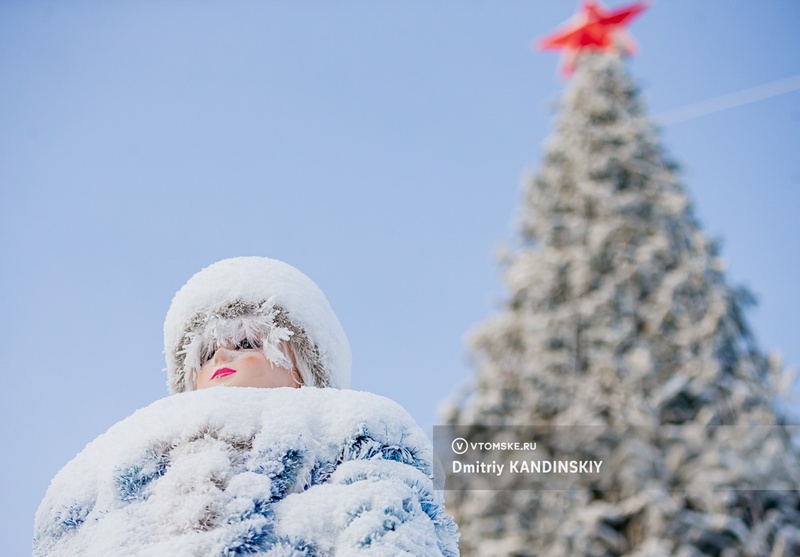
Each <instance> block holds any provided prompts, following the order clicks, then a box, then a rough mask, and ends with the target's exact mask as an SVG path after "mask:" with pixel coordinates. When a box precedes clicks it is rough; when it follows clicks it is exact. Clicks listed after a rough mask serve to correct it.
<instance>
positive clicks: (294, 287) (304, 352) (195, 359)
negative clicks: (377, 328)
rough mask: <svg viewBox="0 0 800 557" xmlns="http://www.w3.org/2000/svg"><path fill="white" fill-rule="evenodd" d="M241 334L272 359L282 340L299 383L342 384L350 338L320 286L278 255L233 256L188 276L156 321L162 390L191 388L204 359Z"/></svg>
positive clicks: (277, 359) (280, 358)
mask: <svg viewBox="0 0 800 557" xmlns="http://www.w3.org/2000/svg"><path fill="white" fill-rule="evenodd" d="M245 338H248V339H250V340H256V341H259V342H260V343H261V346H262V349H263V351H264V354H265V355H266V356H267V358H269V360H270V361H272V362H274V363H276V364H286V363H287V362H286V357H285V356H284V355H283V353H282V352H281V351H280V349H279V344H280V343H281V342H282V341H289V344H290V346H291V347H292V350H293V352H294V354H295V357H296V359H297V360H298V362H297V363H298V368H299V369H298V371H299V372H300V375H301V377H302V378H303V384H305V385H309V386H318V387H337V388H346V387H347V386H348V385H349V384H350V365H351V355H350V343H349V342H348V341H347V336H346V335H345V333H344V329H343V328H342V325H341V324H340V323H339V320H338V319H337V318H336V314H335V313H334V312H333V309H331V306H330V304H329V303H328V300H327V299H326V298H325V294H323V293H322V290H320V288H319V287H318V286H317V285H316V284H314V282H313V281H312V280H311V279H309V278H308V277H307V276H306V275H304V274H303V273H301V272H300V271H298V270H297V269H295V268H294V267H292V266H291V265H289V264H287V263H284V262H282V261H278V260H276V259H269V258H267V257H234V258H231V259H223V260H222V261H218V262H217V263H214V264H213V265H210V266H208V267H206V268H205V269H203V270H202V271H200V272H199V273H197V274H195V275H194V276H193V277H192V278H190V279H189V281H188V282H187V283H186V284H185V285H183V287H182V288H181V289H180V290H179V291H178V292H177V294H175V297H174V298H173V299H172V304H171V305H170V308H169V311H168V312H167V318H166V320H165V321H164V354H165V356H166V359H167V369H166V371H167V376H168V377H167V385H168V386H169V390H170V392H171V393H180V392H183V391H193V390H194V389H195V388H196V381H197V373H198V371H199V370H200V366H201V365H202V363H203V361H205V358H206V357H208V356H209V354H210V353H213V351H214V350H215V349H216V347H217V346H218V345H219V344H221V343H224V342H226V341H233V342H236V343H238V342H241V341H242V340H243V339H245Z"/></svg>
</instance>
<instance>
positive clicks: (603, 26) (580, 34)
mask: <svg viewBox="0 0 800 557" xmlns="http://www.w3.org/2000/svg"><path fill="white" fill-rule="evenodd" d="M645 9H647V4H645V3H644V2H636V3H635V4H631V5H629V6H625V7H623V8H618V9H616V10H606V8H605V7H603V6H601V5H600V4H599V3H598V2H596V1H595V0H584V3H583V6H582V7H581V11H580V12H579V13H578V14H577V15H576V16H575V17H574V18H573V20H572V22H571V23H570V24H569V25H567V26H566V27H565V28H564V29H562V30H560V31H556V32H555V33H553V34H552V35H549V36H547V37H545V38H543V39H541V40H540V41H539V48H541V49H546V50H548V49H558V48H563V49H564V56H565V60H564V63H563V65H562V72H563V73H564V75H570V74H572V72H573V70H574V69H575V60H576V59H577V57H578V55H579V54H580V53H581V52H583V51H584V50H600V51H609V50H612V49H614V48H616V47H617V46H621V47H622V49H623V50H624V51H625V52H626V53H628V54H633V53H634V52H635V50H636V47H635V45H634V43H633V41H632V40H631V39H630V38H629V37H628V36H627V35H626V34H625V31H624V27H625V26H626V25H628V23H630V22H631V20H632V19H633V18H634V17H636V16H637V15H638V14H639V13H640V12H642V11H644V10H645Z"/></svg>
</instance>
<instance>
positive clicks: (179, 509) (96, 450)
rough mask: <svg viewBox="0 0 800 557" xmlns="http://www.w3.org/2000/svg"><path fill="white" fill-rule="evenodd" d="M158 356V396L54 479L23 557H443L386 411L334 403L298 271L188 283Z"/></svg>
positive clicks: (203, 276) (324, 319)
mask: <svg viewBox="0 0 800 557" xmlns="http://www.w3.org/2000/svg"><path fill="white" fill-rule="evenodd" d="M164 351H165V354H166V358H167V373H168V384H169V389H170V391H171V392H172V393H173V396H169V397H167V398H164V399H161V400H159V401H157V402H155V403H153V404H151V405H150V406H148V407H146V408H143V409H141V410H138V411H137V412H135V413H134V414H133V415H131V416H129V417H128V418H126V419H124V420H122V421H121V422H119V423H118V424H116V425H114V426H113V427H112V428H111V429H109V430H108V431H107V432H106V433H105V434H103V435H101V436H99V437H98V438H97V439H95V440H94V441H92V442H91V443H89V444H88V445H87V446H86V448H85V449H84V450H83V451H82V452H81V453H80V454H78V456H76V457H75V458H74V459H73V460H72V461H71V462H69V463H68V464H67V465H66V466H65V467H64V468H63V469H62V470H61V471H60V472H59V473H58V474H57V475H56V477H55V478H54V479H53V481H52V482H51V484H50V487H49V489H48V491H47V494H46V495H45V498H44V500H43V501H42V503H41V505H40V506H39V510H38V511H37V513H36V520H35V526H34V544H33V553H34V555H35V556H70V557H74V556H79V555H86V556H103V557H107V556H114V557H117V556H123V555H141V556H170V557H172V556H187V557H190V556H191V557H196V556H203V557H205V556H225V555H248V554H259V555H270V556H273V557H279V556H280V557H290V556H292V557H300V556H305V557H311V556H351V555H352V556H362V555H363V556H376V557H377V556H381V557H390V556H401V555H405V556H409V557H412V556H413V557H422V556H446V557H452V556H457V555H458V548H457V545H456V541H457V537H458V535H457V534H456V532H455V530H456V527H455V524H454V522H453V521H452V519H451V518H450V517H449V516H447V515H446V514H445V512H444V505H443V501H442V492H441V491H434V489H433V484H432V449H431V446H430V442H429V441H428V439H427V437H426V436H425V434H424V433H423V432H422V431H421V430H420V429H419V427H418V426H417V425H416V424H415V423H414V420H413V419H412V418H411V417H410V416H409V415H408V414H407V413H406V412H405V411H404V410H403V409H402V408H401V407H400V406H399V405H397V404H396V403H394V402H392V401H390V400H388V399H386V398H383V397H380V396H377V395H373V394H369V393H364V392H357V391H348V390H344V388H345V387H347V385H348V384H349V380H350V347H349V344H348V342H347V337H346V336H345V334H344V331H343V330H342V327H341V325H340V324H339V321H338V319H337V318H336V316H335V314H334V313H333V310H332V309H331V307H330V305H329V304H328V301H327V300H326V299H325V296H324V294H323V293H322V292H321V291H320V289H319V288H318V287H317V286H316V285H315V284H314V283H313V282H312V281H311V280H310V279H309V278H308V277H306V276H305V275H304V274H302V273H301V272H300V271H298V270H297V269H295V268H293V267H291V266H289V265H287V264H285V263H282V262H280V261H276V260H272V259H266V258H260V257H241V258H234V259H226V260H223V261H220V262H218V263H215V264H214V265H211V266H210V267H208V268H206V269H204V270H202V271H201V272H199V273H197V274H196V275H195V276H194V277H192V278H191V279H190V280H189V282H188V283H187V284H186V285H185V286H184V287H183V288H181V290H180V291H179V292H178V293H177V294H176V295H175V298H174V299H173V301H172V305H171V307H170V309H169V312H168V313H167V318H166V322H165V324H164ZM215 386H236V387H239V388H205V387H215ZM253 387H272V388H253ZM295 387H301V388H295Z"/></svg>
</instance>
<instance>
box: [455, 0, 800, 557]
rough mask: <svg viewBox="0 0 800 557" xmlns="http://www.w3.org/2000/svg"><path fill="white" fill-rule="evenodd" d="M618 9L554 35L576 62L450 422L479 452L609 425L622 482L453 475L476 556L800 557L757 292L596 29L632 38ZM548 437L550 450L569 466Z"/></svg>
mask: <svg viewBox="0 0 800 557" xmlns="http://www.w3.org/2000/svg"><path fill="white" fill-rule="evenodd" d="M637 7H638V8H639V10H638V11H640V9H641V8H643V7H642V6H641V5H637V6H634V8H637ZM635 11H636V10H631V13H634V14H635ZM622 12H623V10H617V12H604V11H603V8H602V7H600V6H599V5H597V4H596V3H594V2H587V3H586V4H585V5H584V11H583V16H582V17H583V19H581V20H578V21H577V22H576V23H575V24H574V25H573V27H572V29H570V30H568V32H567V33H562V34H560V35H559V36H557V37H555V38H551V40H550V43H549V45H550V46H552V45H554V44H555V45H559V44H560V46H564V47H566V48H572V54H573V58H572V59H571V60H570V62H569V66H568V67H567V70H568V71H571V70H573V69H574V73H573V75H572V76H571V78H570V81H569V83H568V86H567V89H566V91H565V92H564V96H563V99H562V102H561V108H560V118H559V121H558V123H557V128H556V131H555V133H554V134H553V136H552V137H551V139H550V140H549V142H548V145H547V148H546V152H545V155H544V161H543V164H542V167H541V169H540V170H539V171H538V174H537V175H536V176H534V177H532V178H531V179H530V180H529V181H528V182H527V184H526V187H525V189H524V198H523V202H522V208H521V214H520V217H521V218H520V242H519V246H518V247H516V248H514V249H513V250H512V251H510V252H509V254H508V255H507V256H505V257H504V261H503V266H504V280H505V282H506V285H507V288H508V292H507V299H506V301H505V303H504V306H503V308H502V310H501V311H500V312H499V313H498V314H497V315H495V316H494V317H492V318H491V319H489V320H488V321H487V322H485V323H483V324H482V325H481V326H479V327H478V328H477V329H476V330H475V331H474V333H473V334H472V336H471V350H472V355H473V358H474V365H475V366H476V368H477V374H476V376H475V378H474V381H473V382H472V384H471V385H470V386H469V388H468V389H467V391H466V392H465V394H464V395H463V397H462V398H460V399H458V400H456V401H454V403H453V404H452V405H450V406H449V407H448V409H447V410H446V411H445V421H446V423H449V424H461V425H464V426H465V427H466V430H467V431H469V430H470V428H474V429H475V431H476V435H477V434H478V433H480V435H482V436H483V437H482V439H486V435H487V431H490V430H487V429H486V427H485V426H512V425H513V426H521V425H533V424H539V425H544V426H548V425H559V426H577V425H581V426H583V425H600V426H603V427H601V428H598V429H597V430H596V431H598V432H600V433H598V434H597V436H596V438H594V439H590V440H589V442H588V443H587V445H586V446H587V447H589V448H590V449H589V450H590V452H591V453H592V455H594V456H596V457H601V458H603V459H604V461H605V466H607V467H608V469H609V470H610V471H609V474H608V475H606V476H604V479H603V480H602V481H601V480H597V479H591V478H589V477H586V479H577V480H576V482H577V484H576V485H575V486H574V489H572V490H569V491H554V490H547V489H546V488H547V487H548V484H547V482H546V481H542V483H541V485H540V486H539V487H541V488H542V489H530V488H529V487H530V486H529V485H528V486H527V487H528V488H523V487H525V486H523V483H522V482H523V481H528V480H522V479H519V480H518V481H517V480H514V479H513V478H509V479H508V480H507V482H506V483H505V484H503V488H504V489H503V490H484V491H477V490H468V489H464V488H465V487H467V486H466V483H462V484H460V483H459V481H462V480H459V479H458V478H453V479H452V482H451V483H449V484H448V490H449V491H448V492H447V500H448V509H449V510H450V511H451V512H452V513H453V514H454V515H455V517H456V521H457V522H458V523H459V525H460V530H461V533H462V538H461V543H460V547H461V552H462V555H465V556H481V557H483V556H489V555H491V556H501V555H505V556H518V557H521V556H534V555H538V556H558V557H562V556H567V555H569V556H574V555H598V556H599V555H604V556H606V555H607V556H612V555H613V556H618V555H626V556H632V555H637V556H645V555H648V556H656V555H664V556H667V555H680V556H683V557H690V556H700V555H719V556H733V555H747V556H789V555H800V491H797V490H798V489H800V479H799V478H800V457H799V456H798V451H797V450H796V448H793V446H792V442H791V438H790V436H789V435H788V433H787V429H788V428H784V427H780V426H782V425H784V424H783V419H782V417H781V415H780V413H779V412H778V411H777V410H776V408H775V401H776V395H775V390H774V388H773V387H772V385H773V384H774V380H775V378H776V377H777V376H778V375H779V374H780V364H779V363H778V362H777V361H773V360H771V359H770V358H768V357H766V356H765V355H764V354H763V353H762V352H761V351H760V350H759V348H758V346H757V345H756V343H755V341H754V338H753V336H752V334H751V332H750V330H749V329H748V325H747V322H746V318H745V314H744V309H745V308H746V306H747V305H748V304H750V303H751V302H752V298H751V297H750V296H749V295H748V293H747V292H746V291H745V290H743V289H737V288H734V287H732V286H730V285H729V284H728V282H727V279H726V277H725V274H724V272H723V266H722V263H721V261H720V259H719V257H718V250H717V247H716V246H715V244H714V242H712V241H709V240H708V238H707V237H706V235H705V234H704V233H703V231H702V229H701V228H700V226H699V224H698V222H697V220H696V219H695V217H694V216H693V212H692V206H691V203H690V202H689V200H688V198H687V195H686V193H685V191H684V187H683V185H682V184H681V182H680V178H679V175H678V173H677V166H676V164H675V163H674V162H673V161H672V160H671V159H670V158H669V156H668V155H667V154H666V153H665V152H664V149H663V148H662V147H661V146H660V144H659V138H658V131H657V129H656V127H655V125H654V123H653V122H652V121H651V120H650V119H649V118H648V116H647V114H646V112H645V109H644V107H643V104H642V101H641V100H640V97H639V92H638V90H637V88H636V86H635V85H634V84H633V82H632V80H631V78H630V77H629V76H628V74H627V72H626V68H625V64H624V56H623V53H622V52H620V50H623V49H620V48H618V47H617V45H619V44H620V43H619V42H617V40H616V38H615V37H614V36H613V35H612V34H610V33H606V35H603V34H602V33H600V34H599V35H598V34H597V33H596V32H595V31H597V30H598V29H600V30H601V31H602V30H603V29H604V26H603V25H599V26H598V25H597V24H598V22H599V23H601V24H602V18H603V17H606V18H607V21H612V20H613V21H614V22H615V25H616V28H615V25H609V26H607V27H605V29H606V30H611V31H616V30H617V29H618V28H619V24H620V23H621V22H623V21H624V18H622V17H621V16H620V14H621V13H622ZM631 13H629V15H631ZM615 14H616V19H614V18H613V17H612V16H615ZM592 18H594V19H592ZM591 25H594V27H593V29H594V30H593V31H592V30H591V29H590V31H592V33H594V34H593V35H591V34H590V35H591V36H590V35H587V31H586V30H587V29H588V28H589V27H591ZM581 29H583V32H584V36H583V37H581V36H580V31H581ZM567 35H569V37H567ZM565 37H567V38H566V39H565ZM570 37H571V38H570ZM587 37H588V39H587ZM598 37H600V39H599V40H598ZM559 40H561V41H562V42H561V43H559ZM581 41H583V42H581ZM591 41H595V42H594V44H593V47H592V48H587V46H592V44H591ZM720 426H721V427H720ZM725 426H736V427H725ZM765 426H768V427H765ZM770 426H771V427H770ZM497 431H499V430H497ZM541 431H542V433H541V434H540V435H538V436H537V438H536V441H537V442H538V443H539V444H540V448H539V449H538V450H539V451H546V452H547V454H549V455H550V456H551V457H553V458H558V457H559V456H562V457H563V456H565V454H566V453H565V449H564V448H563V447H562V446H561V444H560V440H559V439H558V438H556V436H555V435H549V436H548V434H547V433H546V432H547V431H552V430H547V429H546V428H544V429H542V430H541ZM448 481H449V482H450V481H451V480H448ZM515 482H516V483H515ZM551 487H552V486H551ZM767 488H769V489H767Z"/></svg>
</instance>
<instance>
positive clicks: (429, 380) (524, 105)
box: [0, 0, 800, 554]
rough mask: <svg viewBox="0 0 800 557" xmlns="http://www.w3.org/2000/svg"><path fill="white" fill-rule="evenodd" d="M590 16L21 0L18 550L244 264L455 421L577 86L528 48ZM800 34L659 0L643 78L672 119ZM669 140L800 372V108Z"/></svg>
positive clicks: (776, 55)
mask: <svg viewBox="0 0 800 557" xmlns="http://www.w3.org/2000/svg"><path fill="white" fill-rule="evenodd" d="M576 4H577V3H576V2H573V1H572V0H565V1H551V2H530V1H527V2H523V1H521V0H520V1H510V0H509V1H498V2H488V1H480V2H479V1H464V0H442V1H438V2H423V1H411V0H407V1H367V0H362V1H344V0H342V1H338V2H330V1H317V2H313V1H305V2H288V1H272V2H269V1H263V2H156V1H149V2H144V1H132V2H126V3H118V2H22V1H16V2H12V1H5V2H0V238H2V242H1V243H0V256H2V261H3V270H4V272H3V273H2V278H0V281H2V288H1V289H0V291H2V296H3V298H2V304H3V306H4V308H5V319H4V320H3V321H2V324H1V325H0V327H2V335H3V338H4V339H5V346H6V348H7V351H6V357H5V359H4V364H5V365H4V367H5V369H6V371H7V374H6V376H5V380H4V384H5V389H3V390H2V395H0V396H2V399H0V402H1V403H2V412H3V420H2V434H3V440H4V443H5V446H7V447H13V449H12V451H11V452H10V453H6V457H5V458H4V459H3V461H2V468H1V469H0V471H1V472H2V473H1V474H0V477H1V478H2V480H0V481H2V482H3V491H4V493H6V494H7V497H8V499H7V501H11V502H13V504H7V505H4V506H3V510H2V511H0V512H1V513H3V516H2V523H3V524H4V528H5V529H7V530H6V531H5V532H3V536H2V537H3V540H4V544H5V545H6V546H7V547H6V551H4V553H7V554H24V553H26V552H28V551H29V548H30V537H31V530H32V522H33V513H34V511H35V509H36V507H37V506H38V503H39V501H40V500H41V498H42V496H43V495H44V492H45V490H46V488H47V484H48V482H49V480H50V478H51V477H52V476H53V475H54V474H55V473H56V472H57V471H58V469H59V468H60V467H61V466H63V464H64V463H66V462H67V461H68V460H69V459H70V458H72V457H73V456H74V455H75V454H76V453H77V452H78V451H79V450H80V449H81V448H82V447H83V446H84V445H85V444H86V443H87V442H88V441H90V440H91V439H93V438H94V437H96V436H97V435H98V434H100V433H101V432H103V431H105V430H106V429H107V428H108V427H109V426H110V425H111V424H113V423H114V422H116V421H118V420H120V419H122V418H124V417H125V416H127V415H129V414H130V413H131V412H133V411H134V410H135V409H137V408H140V407H142V406H145V405H147V404H148V403H150V402H152V401H154V400H156V399H158V398H160V397H162V396H165V395H166V387H165V376H164V374H163V373H162V372H161V370H162V368H163V367H164V362H163V355H162V344H161V343H162V324H163V318H164V315H165V313H166V310H167V307H168V305H169V302H170V300H171V298H172V295H173V294H174V293H175V291H176V290H177V289H178V288H179V287H180V286H181V285H182V284H183V283H184V282H185V281H186V280H187V279H188V278H189V276H191V275H192V274H193V273H194V272H196V271H197V270H199V269H200V268H202V267H204V266H205V265H207V264H209V263H211V262H213V261H216V260H218V259H221V258H224V257H230V256H234V255H251V254H254V255H267V256H271V257H276V258H279V259H283V260H285V261H287V262H289V263H291V264H293V265H295V266H296V267H298V268H300V269H301V270H303V271H304V272H305V273H306V274H308V275H309V276H310V277H312V278H313V279H314V280H315V281H316V282H317V283H318V284H319V285H320V286H321V287H322V289H323V290H324V291H325V292H326V294H327V295H328V298H329V299H330V301H331V303H332V305H333V307H334V309H335V310H336V311H337V313H338V315H339V317H340V319H341V321H342V323H343V325H344V327H345V329H346V331H347V333H348V335H349V338H350V342H351V344H352V347H353V352H354V374H353V375H354V380H353V385H352V386H353V388H356V389H363V390H369V391H374V392H377V393H380V394H384V395H386V396H389V397H391V398H393V399H395V400H397V401H398V402H400V403H401V404H403V405H404V406H405V407H406V408H407V409H408V410H409V411H410V412H411V414H412V415H413V416H414V417H415V418H416V419H417V421H418V422H419V423H420V424H421V425H422V426H423V427H426V428H429V427H430V426H432V425H433V424H435V423H436V406H437V404H438V403H439V401H441V400H442V399H443V398H445V397H447V396H448V395H450V394H452V393H453V392H454V391H455V390H456V388H457V387H458V386H459V385H461V384H463V383H464V382H465V381H466V380H467V379H468V378H469V376H470V373H471V369H470V367H469V365H468V361H467V354H466V349H465V345H464V334H465V333H466V332H467V331H468V330H469V329H470V328H471V327H472V326H474V325H475V324H477V323H478V322H480V321H481V320H482V319H484V318H486V317H487V316H489V315H491V314H492V313H493V312H494V311H496V308H497V307H498V306H499V304H500V303H501V301H502V299H503V287H502V283H501V282H500V279H499V275H498V272H497V268H496V265H495V262H494V260H493V254H494V253H495V251H496V249H497V247H498V246H499V245H501V244H503V243H507V242H512V241H513V233H514V218H515V211H516V207H517V205H518V202H519V194H520V184H521V182H522V179H523V177H524V176H525V175H526V174H528V173H530V172H532V171H535V169H536V168H537V167H538V166H539V161H540V156H541V152H542V145H543V142H544V141H545V140H546V138H547V137H548V135H549V134H550V133H551V131H552V127H553V122H554V120H553V118H554V116H553V106H554V103H555V101H556V99H557V98H558V95H559V93H560V92H561V91H562V89H563V86H564V82H563V81H561V80H560V79H559V78H558V76H557V66H558V55H556V54H553V53H549V52H547V53H545V52H539V51H536V50H535V49H533V48H532V47H531V43H532V41H533V40H534V39H535V38H537V37H541V36H543V35H545V34H547V33H549V32H550V31H552V30H554V29H555V28H557V27H558V26H559V25H560V24H561V23H563V22H564V21H565V20H566V19H567V18H568V17H570V16H571V14H572V13H573V11H574V9H575V6H576ZM609 5H610V6H612V7H616V6H619V5H621V3H620V2H616V1H615V2H610V1H609ZM798 21H800V5H798V4H797V3H796V2H793V1H791V0H783V1H780V0H765V1H763V2H758V3H756V2H745V1H727V2H720V1H708V2H696V1H693V0H670V1H669V2H665V1H664V2H656V3H654V5H653V6H652V7H651V9H650V10H648V11H647V12H646V13H645V14H643V15H642V16H641V17H640V18H638V19H637V20H636V21H635V22H634V23H633V25H632V26H631V29H632V33H633V36H634V37H635V39H636V41H637V43H638V45H639V47H640V53H639V54H638V55H637V56H636V57H635V58H633V59H632V60H631V61H630V69H631V72H632V74H633V75H634V77H635V79H636V80H637V81H638V83H639V84H640V85H641V87H642V91H643V95H644V97H645V99H646V100H647V102H648V104H649V107H650V113H651V115H653V116H654V117H658V115H659V114H666V113H668V112H669V111H671V110H674V109H678V108H681V107H685V106H690V105H693V104H694V103H698V102H702V101H707V100H709V99H716V98H718V97H722V96H725V95H729V94H731V93H735V92H737V91H742V90H747V89H749V88H752V87H756V86H760V85H763V84H768V83H771V82H774V81H777V80H782V79H786V78H792V77H794V76H798V75H800V35H798V34H797V33H796V27H797V22H798ZM720 106H721V105H720ZM662 139H663V143H664V145H665V147H666V148H667V149H668V151H669V152H670V153H671V154H672V155H673V156H674V157H675V158H676V159H678V161H680V162H681V163H682V166H683V171H682V177H683V180H684V183H685V184H686V186H687V189H688V191H689V194H690V196H691V198H692V199H693V200H694V202H695V204H696V211H697V214H698V216H699V217H700V220H701V222H702V224H703V225H704V227H705V229H706V230H707V231H708V233H709V234H710V235H711V236H712V237H721V238H723V240H724V243H723V246H724V247H723V252H722V253H723V256H724V258H725V260H726V261H727V262H728V269H729V278H730V280H731V282H732V283H734V284H743V285H747V286H748V287H750V288H751V290H753V291H754V292H755V293H756V295H757V297H758V298H759V301H760V305H759V306H758V308H756V309H754V310H752V311H751V312H750V323H751V324H752V326H753V329H754V331H755V334H756V336H757V339H758V340H759V341H760V344H761V346H762V347H763V348H764V349H765V350H767V351H772V350H780V351H781V352H782V354H783V356H784V360H785V362H786V363H787V364H788V365H789V366H795V367H796V366H797V365H798V364H800V347H799V346H798V343H797V325H796V316H797V315H798V314H800V295H798V288H797V279H796V276H797V274H798V272H799V271H800V264H799V263H800V247H798V242H797V238H800V224H799V223H800V219H798V218H797V213H798V209H800V194H799V193H798V189H799V188H800V157H798V156H797V152H798V146H800V92H798V91H794V92H789V93H786V94H782V95H778V96H774V97H771V98H768V99H764V100H760V101H756V102H751V103H747V104H744V105H742V106H738V107H736V108H731V109H728V110H724V111H720V112H715V113H712V114H708V115H706V116H702V117H696V118H693V119H689V120H685V121H682V122H676V123H672V124H669V125H665V126H664V128H663V134H662ZM788 404H790V405H794V406H798V405H799V403H798V402H797V401H794V402H790V403H788ZM9 455H13V456H9Z"/></svg>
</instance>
